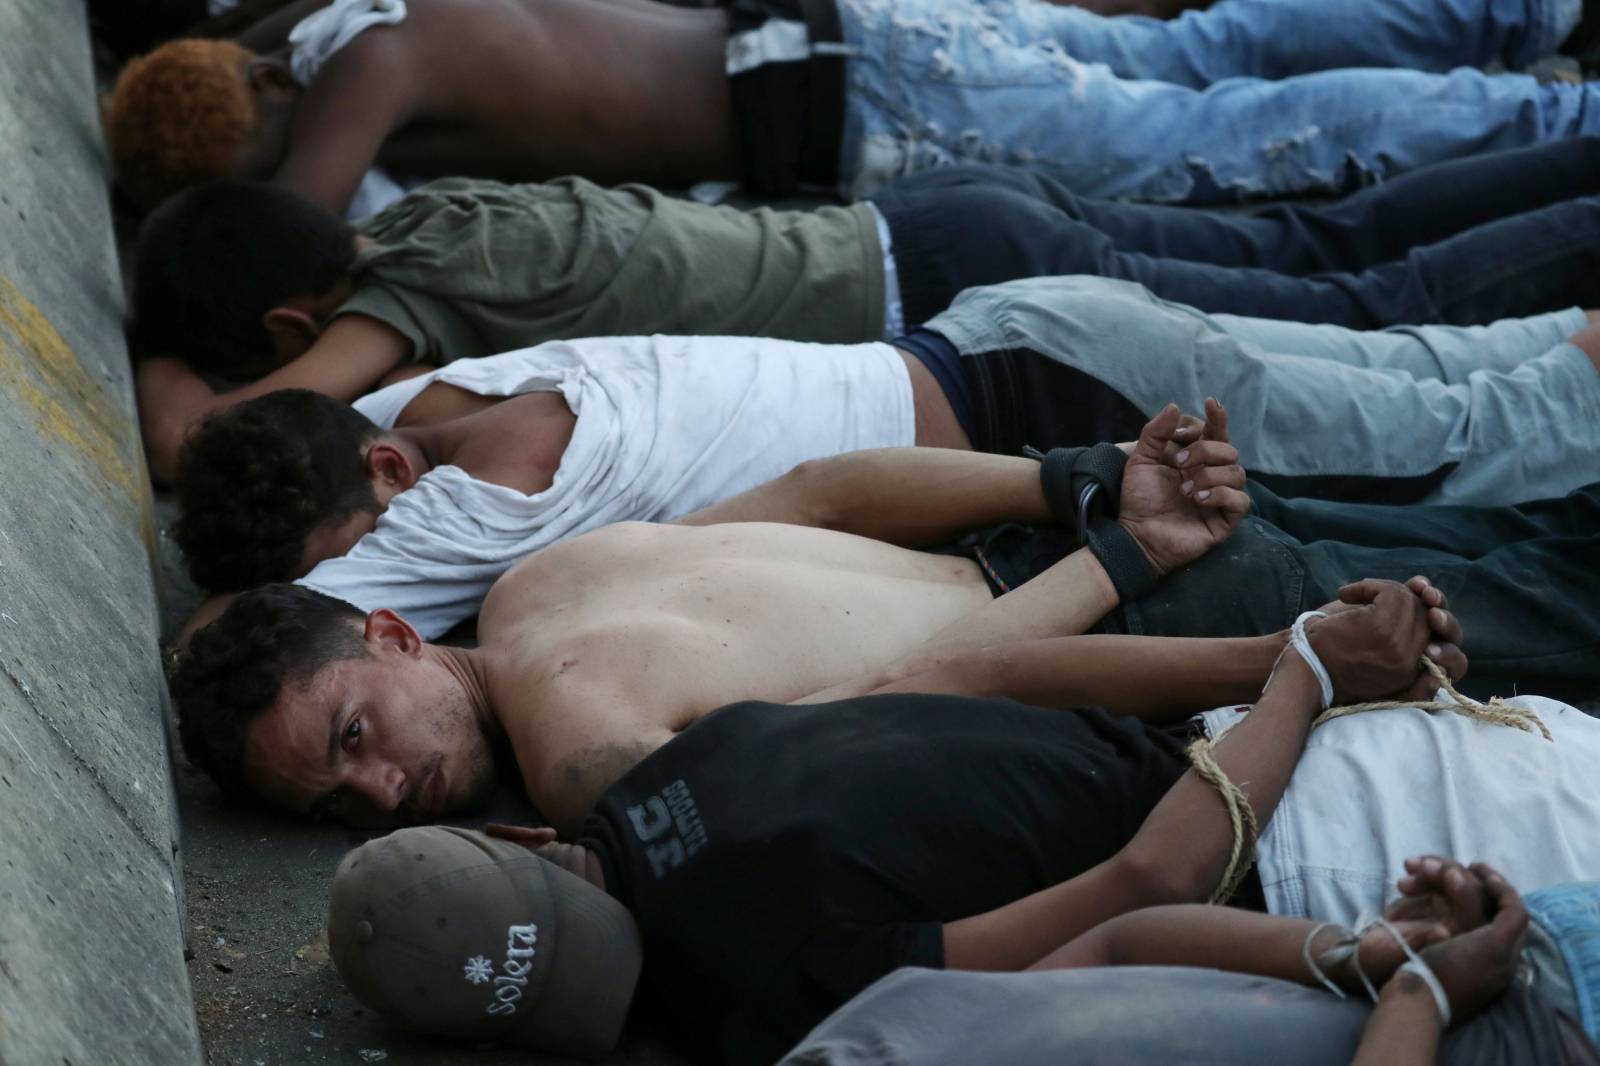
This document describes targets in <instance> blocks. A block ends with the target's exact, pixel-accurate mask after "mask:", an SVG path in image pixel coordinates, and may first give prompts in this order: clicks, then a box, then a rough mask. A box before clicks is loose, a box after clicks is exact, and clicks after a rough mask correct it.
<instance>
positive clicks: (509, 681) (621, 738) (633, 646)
mask: <svg viewBox="0 0 1600 1066" xmlns="http://www.w3.org/2000/svg"><path fill="white" fill-rule="evenodd" d="M1222 417H1223V416H1222V412H1221V410H1220V408H1216V409H1214V410H1213V412H1212V420H1211V422H1210V424H1209V427H1208V432H1209V433H1210V434H1211V436H1212V438H1213V439H1209V440H1203V441H1199V442H1197V443H1195V444H1192V445H1189V446H1188V447H1186V448H1184V449H1182V450H1183V452H1185V453H1186V454H1185V456H1184V458H1185V463H1184V464H1181V465H1180V464H1178V463H1177V461H1176V455H1175V453H1176V452H1178V450H1179V449H1178V448H1177V447H1175V446H1174V445H1173V444H1172V438H1173V435H1174V432H1175V431H1176V429H1177V427H1178V424H1179V415H1178V411H1177V409H1176V408H1169V409H1168V410H1167V411H1165V412H1163V413H1162V415H1161V416H1159V417H1158V418H1156V419H1154V420H1152V422H1151V423H1150V424H1149V425H1148V426H1147V427H1146V430H1145V433H1144V434H1143V436H1142V437H1141V438H1140V441H1139V443H1138V447H1137V448H1136V450H1135V453H1134V455H1133V456H1132V457H1131V458H1130V459H1129V460H1128V464H1127V469H1126V471H1125V473H1124V475H1123V478H1122V487H1121V499H1120V514H1119V517H1118V519H1117V520H1116V521H1111V520H1110V519H1108V518H1107V517H1105V516H1103V515H1101V516H1100V517H1098V518H1091V515H1090V514H1089V513H1088V512H1084V513H1083V519H1084V521H1085V523H1086V524H1087V525H1088V527H1089V535H1090V540H1091V542H1092V543H1091V547H1089V548H1080V549H1078V550H1076V551H1073V552H1071V553H1070V554H1068V555H1067V556H1066V557H1065V558H1064V559H1062V560H1061V561H1060V562H1058V563H1056V564H1055V565H1054V566H1051V567H1050V568H1049V569H1048V570H1045V571H1044V572H1043V573H1042V574H1040V575H1039V576H1037V577H1035V578H1034V579H1033V580H1032V581H1030V582H1029V583H1028V584H1027V585H1025V586H1024V587H1022V588H1021V589H1018V590H1016V591H1014V592H1011V593H1010V594H1008V595H1007V596H1005V597H1003V598H1001V599H999V600H996V599H994V598H993V596H992V594H991V591H990V584H989V582H988V580H987V579H986V578H985V575H984V572H983V570H982V569H980V567H979V565H978V564H977V563H976V562H974V561H973V560H971V559H967V558H961V557H956V556H948V555H929V554H922V553H918V552H912V551H906V550H903V549H899V548H895V547H892V546H891V545H889V544H885V543H881V542H878V541H874V540H868V539H865V538H863V537H859V536H851V535H847V534H845V533H841V532H836V531H831V530H824V529H815V528H808V527H803V526H789V525H772V524H766V523H752V522H741V521H739V519H740V518H741V517H743V515H742V513H741V507H742V505H743V502H744V501H742V500H740V499H735V500H733V501H730V502H729V503H728V504H724V505H722V506H721V507H717V508H711V509H708V510H707V511H705V512H702V513H700V514H698V515H697V516H694V517H693V518H692V519H691V521H693V522H695V523H697V524H696V525H692V526H690V525H679V526H674V525H646V524H638V523H624V524H619V525H612V526H608V527H605V528H604V529H601V530H598V531H596V532H593V533H589V534H585V535H584V536H581V537H578V538H575V539H573V540H569V541H566V542H564V543H562V544H560V545H557V546H555V547H553V548H548V549H545V550H543V551H540V552H537V553H535V554H534V555H532V556H530V557H529V558H528V559H527V560H525V561H524V562H523V563H521V564H520V565H518V566H517V567H515V568H514V569H512V570H511V571H510V572H509V573H507V574H506V576H505V577H503V578H501V579H500V580H499V581H498V582H496V584H495V587H494V590H493V591H492V592H491V593H490V595H489V598H488V600H487V601H486V602H485V604H484V609H483V612H482V614H481V615H480V617H479V623H478V636H479V640H480V642H481V643H480V645H479V647H477V648H475V649H471V650H463V649H457V648H449V647H442V646H438V645H433V644H429V643H426V642H425V641H424V640H423V639H422V638H421V637H419V635H418V634H417V632H416V630H414V629H413V628H412V627H411V626H410V625H409V624H408V623H407V622H406V621H405V620H404V619H403V618H402V617H401V616H399V615H398V614H396V613H395V612H393V611H391V610H387V609H383V610H377V611H374V612H372V613H371V614H370V615H367V616H365V618H363V615H362V614H361V612H360V611H357V610H356V609H355V608H353V607H350V606H349V605H348V604H346V603H343V602H342V601H338V600H334V599H332V598H330V597H327V596H323V595H321V594H319V593H315V592H311V591H309V590H305V589H300V588H297V587H295V586H268V587H266V588H263V589H258V590H255V591H253V592H250V593H246V594H244V595H242V596H240V597H238V598H237V599H235V600H234V601H233V602H232V603H231V604H230V605H229V607H228V609H227V611H226V612H224V614H223V615H222V617H221V618H220V619H219V620H218V621H216V622H214V623H212V624H211V625H210V626H208V627H206V628H205V629H203V630H201V631H200V632H199V633H197V634H196V635H195V636H194V638H193V640H192V641H191V643H190V647H189V650H188V652H187V654H186V655H184V656H183V657H182V659H181V662H180V665H179V668H178V670H177V673H176V675H175V677H174V680H173V691H174V694H175V697H176V699H177V702H178V705H179V707H180V715H181V718H182V721H183V730H182V731H183V735H184V738H185V748H186V750H188V752H189V753H190V757H191V758H192V759H193V760H194V761H195V762H196V763H197V764H199V765H200V766H202V767H204V768H206V769H207V770H208V771H209V772H211V774H212V775H213V776H214V777H215V778H216V779H217V780H218V781H219V783H221V784H222V785H223V786H224V787H225V788H228V789H230V790H233V791H235V792H242V791H247V790H253V791H255V792H258V793H260V794H262V795H264V796H265V797H266V798H268V799H270V800H272V801H274V802H276V803H279V804H281V805H284V806H287V807H289V808H291V809H293V810H296V811H300V812H308V813H328V812H332V813H336V814H337V815H338V816H339V817H340V818H344V819H350V820H354V821H378V822H382V821H392V820H395V819H401V820H408V819H409V820H426V819H432V818H437V817H440V816H442V815H444V814H447V813H450V812H453V811H459V810H462V809H465V808H469V807H471V806H472V805H474V804H476V803H478V802H481V801H482V799H483V798H485V795H486V791H487V790H488V789H489V788H490V787H491V786H492V783H493V761H492V759H491V752H492V749H493V746H494V744H495V743H496V742H498V740H499V739H500V738H503V739H504V740H505V741H506V742H508V743H509V745H510V747H511V749H512V751H513V752H514V753H515V755H516V758H517V762H518V764H519V766H520V767H521V769H522V773H523V777H524V782H525V784H526V787H527V791H528V795H529V797H530V798H531V799H532V800H533V801H534V803H535V804H536V805H537V806H538V807H539V809H540V811H542V812H543V813H544V814H545V815H546V816H547V817H550V818H552V819H554V820H555V821H556V822H557V824H563V825H574V824H576V822H577V820H578V819H580V818H581V817H582V816H583V814H584V813H585V812H586V811H587V810H588V809H589V807H590V806H591V805H592V804H593V803H594V800H595V798H596V797H597V796H598V795H599V794H600V792H601V791H603V790H604V789H605V788H606V786H608V785H609V784H610V783H611V782H612V781H614V780H615V779H616V778H617V777H618V776H619V775H620V774H621V773H622V772H623V771H625V770H626V769H627V768H628V767H630V766H632V765H633V764H634V763H635V762H637V761H638V759H639V758H641V757H642V756H643V755H644V754H645V753H648V752H649V751H651V750H654V749H655V748H656V747H659V746H660V745H661V744H662V743H664V742H665V741H666V740H667V739H669V738H670V737H672V736H673V735H674V733H676V732H677V731H679V730H681V729H682V728H684V727H685V726H686V725H688V724H689V723H690V722H692V721H694V720H695V719H696V718H698V717H700V716H701V715H702V714H704V713H706V712H707V711H710V710H712V709H713V708H716V707H719V706H721V705H722V704H724V703H727V702H729V701H731V700H734V699H744V698H762V699H770V700H777V701H790V700H799V699H802V698H804V697H808V696H814V695H816V694H818V693H821V692H823V691H825V690H828V689H830V688H831V687H832V686H835V685H839V684H841V683H847V682H852V681H856V680H858V679H861V678H864V677H866V676H868V675H873V674H877V673H879V672H882V671H885V670H889V669H892V668H894V667H895V666H896V665H897V664H900V663H902V662H903V661H905V660H907V659H908V657H915V658H917V659H918V660H919V661H925V660H926V657H927V656H928V655H929V654H931V653H938V654H941V655H942V654H952V653H955V652H959V651H972V652H976V651H979V650H981V649H984V648H987V647H991V646H994V645H1004V644H1008V643H1011V642H1014V641H1019V640H1026V639H1029V638H1033V637H1044V636H1055V635H1059V634H1063V633H1081V632H1083V631H1085V630H1086V629H1088V628H1089V627H1090V626H1091V625H1093V624H1094V623H1095V622H1096V621H1098V620H1099V619H1100V617H1101V616H1102V615H1104V614H1105V613H1106V612H1107V611H1108V610H1110V609H1111V608H1113V607H1115V606H1116V604H1117V601H1118V586H1117V585H1116V584H1114V580H1116V577H1115V575H1118V574H1120V575H1121V580H1122V582H1123V584H1124V586H1125V587H1126V586H1127V585H1128V582H1129V575H1130V574H1133V575H1134V578H1133V583H1134V584H1143V585H1147V584H1148V583H1149V582H1150V581H1151V580H1153V579H1155V578H1156V577H1158V576H1159V574H1161V573H1165V572H1169V571H1171V570H1173V569H1176V568H1178V567H1181V566H1183V565H1184V564H1185V563H1187V562H1189V561H1191V560H1193V559H1195V558H1197V557H1198V556H1200V555H1202V554H1204V553H1205V552H1206V551H1207V550H1208V549H1210V548H1211V547H1212V546H1213V545H1215V544H1217V543H1219V542H1220V541H1222V540H1224V539H1225V538H1226V537H1227V536H1228V534H1229V533H1231V532H1232V530H1233V528H1234V527H1235V526H1236V525H1237V524H1238V522H1239V520H1240V518H1241V517H1242V516H1243V514H1244V512H1245V511H1246V510H1247V509H1248V507H1249V502H1248V499H1247V497H1246V496H1245V495H1244V493H1243V491H1242V486H1243V484H1244V473H1243V471H1242V470H1240V469H1239V467H1238V465H1237V463H1236V458H1237V455H1236V453H1235V452H1234V450H1233V448H1232V447H1231V446H1230V445H1228V444H1227V443H1226V430H1225V423H1224V422H1223V421H1222ZM944 454H945V453H941V452H937V451H931V452H929V453H927V456H926V457H927V458H928V459H929V460H930V461H932V462H937V461H938V460H939V458H940V457H941V456H943V455H944ZM995 462H996V464H997V467H996V469H994V470H993V471H992V472H991V471H986V472H985V473H986V474H988V473H992V474H993V477H991V478H989V479H988V483H987V484H985V485H983V486H982V491H974V492H973V493H972V494H971V500H970V503H968V504H967V505H966V506H965V508H962V507H960V506H957V507H952V508H941V509H938V510H937V513H930V511H929V510H928V509H927V508H919V507H918V506H916V505H915V504H911V505H910V506H908V507H907V508H906V509H905V510H904V511H900V509H898V508H895V507H892V506H891V507H887V508H885V509H884V511H883V512H882V513H880V514H879V515H877V516H876V517H875V518H874V519H873V520H872V521H873V522H874V523H875V524H876V526H877V531H878V532H879V533H880V534H881V535H884V536H886V537H887V538H889V539H909V540H916V539H930V540H938V539H942V538H946V537H949V536H950V535H952V534H953V533H955V532H956V531H957V530H958V529H964V528H968V527H971V526H975V525H985V524H992V523H994V522H996V521H1000V520H1003V519H1007V518H1010V519H1015V520H1020V521H1024V522H1027V521H1033V522H1044V521H1049V520H1050V519H1051V518H1052V514H1051V508H1050V505H1049V504H1048V503H1047V501H1046V498H1045V493H1044V492H1043V491H1042V489H1041V479H1040V469H1041V468H1040V467H1039V466H1037V465H1035V464H1033V463H1031V462H1029V461H1026V460H1002V459H998V458H997V459H996V460H995ZM1185 481H1188V482H1191V483H1192V484H1194V485H1198V486H1200V492H1203V493H1204V494H1205V495H1206V497H1207V498H1206V499H1204V500H1198V499H1196V498H1195V497H1194V496H1188V495H1185V494H1184V493H1183V491H1182V490H1181V488H1180V485H1181V484H1182V483H1183V482H1185ZM973 488H974V489H978V488H979V486H976V485H975V486H973ZM956 495H958V496H959V492H957V493H956ZM1196 495H1198V493H1197V494H1196ZM1066 506H1067V507H1068V508H1069V513H1068V514H1067V515H1065V516H1064V517H1065V518H1066V519H1067V520H1068V521H1071V520H1072V515H1071V514H1070V508H1071V507H1072V506H1073V505H1072V504H1070V503H1069V504H1067V505H1066ZM963 511H964V513H962V512H963ZM717 522H726V523H729V524H704V525H702V524H700V523H717ZM930 522H932V523H936V524H937V526H942V528H937V526H930V525H929V523H930ZM1102 560H1103V561H1102ZM1135 594H1137V592H1135ZM1260 666H1261V663H1259V662H1255V661H1251V662H1250V663H1249V669H1250V670H1252V671H1254V670H1256V669H1257V668H1258V667H1260ZM1233 680H1235V679H1234V678H1232V677H1230V676H1229V674H1228V671H1226V670H1219V675H1218V681H1219V685H1220V687H1221V688H1223V689H1226V691H1228V692H1229V693H1235V690H1236V687H1237V686H1233V685H1230V684H1228V682H1230V681H1233ZM1184 698H1185V699H1186V700H1188V701H1189V702H1190V703H1191V704H1192V705H1194V706H1196V707H1204V706H1213V705H1215V704H1218V703H1222V702H1227V700H1228V699H1229V698H1230V697H1228V696H1220V695H1219V694H1218V693H1217V692H1206V691H1198V690H1197V691H1195V692H1193V693H1191V694H1189V695H1188V696H1186V697H1184Z"/></svg>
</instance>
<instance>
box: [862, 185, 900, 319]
mask: <svg viewBox="0 0 1600 1066" xmlns="http://www.w3.org/2000/svg"><path fill="white" fill-rule="evenodd" d="M862 202H863V203H865V204H866V205H867V210H868V211H870V212H872V221H873V224H874V225H875V226H876V227H877V229H878V246H879V248H881V249H882V251H883V339H884V340H888V341H892V340H894V339H895V338H896V337H899V336H902V335H903V334H904V333H905V331H906V313H905V304H904V302H903V301H902V300H901V299H900V269H899V268H898V267H896V266H895V265H894V237H893V236H892V235H891V234H890V233H889V220H888V219H886V218H884V217H883V212H882V211H879V210H878V205H877V204H874V203H873V202H872V201H871V200H864V201H862Z"/></svg>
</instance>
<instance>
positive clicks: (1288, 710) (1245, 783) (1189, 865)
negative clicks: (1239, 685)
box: [944, 581, 1453, 970]
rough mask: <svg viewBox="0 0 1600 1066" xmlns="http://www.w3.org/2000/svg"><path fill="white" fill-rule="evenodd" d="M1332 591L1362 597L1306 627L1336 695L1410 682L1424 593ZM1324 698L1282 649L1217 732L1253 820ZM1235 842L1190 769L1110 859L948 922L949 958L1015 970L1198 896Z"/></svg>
mask: <svg viewBox="0 0 1600 1066" xmlns="http://www.w3.org/2000/svg"><path fill="white" fill-rule="evenodd" d="M1340 596H1341V598H1342V599H1344V600H1345V602H1347V603H1351V604H1361V605H1362V606H1360V607H1358V608H1357V609H1355V610H1351V611H1346V612H1341V613H1339V614H1334V615H1331V616H1329V617H1327V618H1325V619H1322V620H1321V621H1319V622H1318V623H1317V626H1316V628H1315V630H1314V631H1313V633H1312V638H1311V639H1312V642H1313V646H1314V647H1315V649H1316V652H1317V654H1318V656H1319V657H1320V658H1321V660H1322V662H1323V665H1324V666H1325V667H1326V668H1327V670H1328V672H1329V674H1330V676H1331V677H1332V678H1333V682H1334V687H1335V691H1336V693H1337V696H1338V698H1341V699H1368V698H1373V697H1376V696H1378V695H1381V694H1387V693H1393V692H1398V691H1402V690H1404V689H1406V688H1407V687H1408V686H1409V685H1411V684H1412V683H1413V682H1414V681H1415V679H1416V677H1417V673H1418V670H1417V661H1418V658H1419V656H1420V655H1421V654H1422V650H1423V648H1424V647H1425V646H1426V645H1427V644H1428V643H1429V641H1430V640H1431V639H1432V637H1433V630H1432V629H1431V628H1430V625H1429V618H1428V607H1427V605H1426V604H1425V603H1424V601H1423V598H1422V597H1421V596H1420V595H1419V594H1417V593H1415V592H1413V591H1412V590H1410V589H1408V588H1406V587H1405V586H1402V585H1396V584H1394V583H1392V582H1371V581H1369V582H1360V583H1358V584H1356V585H1351V586H1346V588H1344V589H1341V590H1340ZM1452 625H1453V621H1452ZM1320 704H1321V691H1320V688H1319V687H1318V683H1317V681H1316V679H1315V676H1314V675H1313V674H1312V672H1311V669H1310V668H1309V667H1308V666H1307V665H1306V664H1305V662H1304V661H1303V660H1302V659H1301V657H1300V655H1299V654H1298V653H1297V652H1294V651H1289V652H1286V653H1285V654H1284V657H1283V660H1282V663H1281V664H1280V666H1279V668H1278V669H1277V671H1276V672H1275V673H1274V674H1273V676H1272V679H1271V680H1270V681H1269V682H1268V684H1267V689H1266V691H1265V692H1263V693H1262V695H1261V699H1260V700H1259V701H1258V702H1257V703H1256V706H1255V709H1254V710H1253V711H1251V713H1250V714H1248V715H1246V716H1245V718H1244V720H1243V721H1242V722H1240V723H1239V724H1238V725H1236V726H1234V727H1233V728H1232V729H1231V730H1229V731H1228V733H1227V734H1226V735H1225V736H1224V737H1223V738H1222V739H1221V740H1220V741H1218V742H1217V743H1216V745H1215V747H1214V749H1213V752H1212V754H1213V756H1214V757H1215V759H1216V761H1217V764H1218V766H1219V767H1220V768H1221V769H1222V772H1223V774H1224V775H1226V776H1227V778H1228V779H1229V780H1231V781H1233V782H1234V783H1235V784H1237V785H1239V786H1240V787H1241V788H1242V789H1244V790H1245V792H1246V794H1247V798H1248V800H1249V802H1250V805H1251V808H1252V809H1253V811H1254V812H1255V815H1256V819H1257V821H1258V823H1259V824H1262V825H1265V824H1266V823H1267V822H1268V820H1270V819H1271V817H1272V813H1273V811H1274V810H1276V809H1277V805H1278V801H1279V800H1280V799H1281V798H1282V795H1283V790H1284V788H1285V787H1287V785H1288V783H1289V777H1290V775H1291V774H1292V773H1293V771H1294V766H1295V764H1296V762H1298V761H1299V758H1300V753H1301V752H1302V751H1303V750H1304V748H1305V741H1306V737H1307V735H1308V734H1309V732H1310V729H1311V722H1312V719H1313V718H1314V717H1315V714H1316V713H1317V712H1318V711H1319V710H1320ZM1232 843H1233V828H1232V825H1231V823H1230V821H1229V818H1228V816H1227V812H1226V809H1225V807H1224V806H1223V805H1222V804H1221V803H1220V802H1218V799H1217V797H1216V794H1215V792H1214V791H1213V789H1212V786H1211V785H1210V784H1209V783H1207V782H1206V781H1205V780H1204V779H1202V778H1201V777H1200V776H1199V775H1198V774H1196V773H1195V772H1194V771H1192V770H1191V771H1189V772H1187V773H1185V774H1184V775H1183V776H1182V777H1181V778H1179V780H1178V782H1177V784H1175V785H1173V787H1172V788H1171V789H1170V790H1169V791H1168V792H1167V794H1166V795H1165V796H1164V797H1162V799H1161V802H1160V803H1158V804H1157V805H1156V807H1155V809H1154V810H1153V811H1151V813H1150V816H1149V817H1148V818H1146V819H1145V822H1144V824H1143V825H1142V826H1141V827H1140V828H1139V831H1138V832H1137V833H1136V834H1135V835H1134V837H1133V839H1132V840H1131V841H1130V842H1129V843H1128V844H1127V846H1126V847H1124V848H1123V849H1122V850H1121V851H1119V852H1118V853H1117V854H1116V855H1114V856H1112V857H1111V858H1110V859H1108V860H1107V861H1105V862H1103V863H1101V864H1099V865H1098V866H1095V867H1093V868H1092V869H1090V870H1088V871H1087V872H1085V873H1083V874H1081V875H1079V876H1078V877H1074V878H1072V879H1070V880H1068V881H1065V882H1062V883H1061V884H1059V885H1054V886H1052V887H1050V888H1046V889H1043V890H1041V891H1039V892H1036V893H1034V894H1033V895H1030V896H1026V897H1024V898H1022V899H1020V900H1017V901H1015V902H1013V903H1010V904H1008V905H1006V906H1004V907H1000V908H998V909H996V910H993V911H989V912H987V913H985V914H979V915H975V916H973V917H970V918H965V919H962V920H960V921H956V922H951V923H948V924H946V925H945V927H944V944H945V963H946V965H947V966H949V967H951V968H952V969H973V970H1016V969H1022V968H1024V967H1027V966H1030V965H1032V964H1033V963H1035V962H1037V961H1038V960H1039V959H1041V958H1043V957H1044V956H1045V955H1046V954H1047V953H1048V952H1050V951H1052V950H1054V949H1055V948H1057V947H1059V946H1060V945H1062V944H1065V943H1067V942H1068V941H1070V940H1072V939H1073V938H1075V937H1077V936H1079V935H1081V934H1083V933H1084V932H1086V931H1087V930H1089V929H1092V928H1094V927H1095V926H1097V925H1099V924H1100V923H1102V922H1105V921H1107V920H1109V919H1111V918H1113V917H1115V916H1116V915H1119V914H1124V913H1126V912H1128V911H1132V910H1137V909H1139V908H1141V907H1150V906H1157V905H1160V904H1167V903H1180V902H1192V901H1195V900H1201V899H1204V898H1206V897H1207V896H1208V895H1209V894H1210V893H1211V891H1212V890H1213V889H1214V888H1215V887H1216V885H1217V883H1218V881H1219V880H1220V879H1221V877H1222V874H1223V872H1224V869H1225V867H1226V865H1227V856H1228V854H1229V852H1230V850H1231V847H1232Z"/></svg>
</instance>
